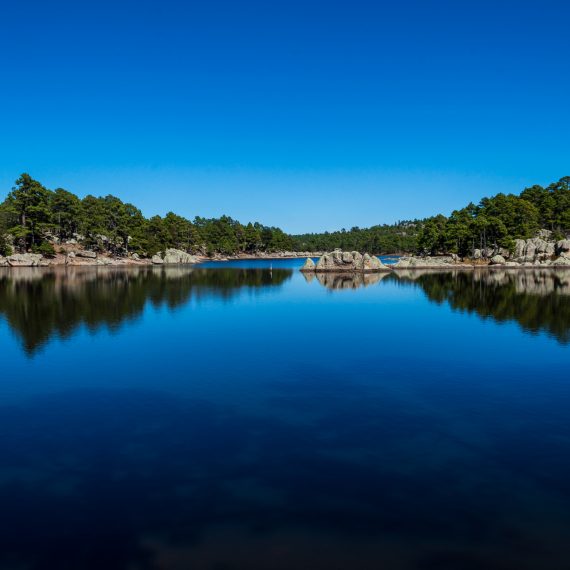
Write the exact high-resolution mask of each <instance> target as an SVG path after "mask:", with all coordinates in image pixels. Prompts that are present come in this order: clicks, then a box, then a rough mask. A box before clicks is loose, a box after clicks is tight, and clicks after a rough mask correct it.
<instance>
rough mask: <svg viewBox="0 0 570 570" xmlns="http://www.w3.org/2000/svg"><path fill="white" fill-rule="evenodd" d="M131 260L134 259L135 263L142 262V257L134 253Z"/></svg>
mask: <svg viewBox="0 0 570 570" xmlns="http://www.w3.org/2000/svg"><path fill="white" fill-rule="evenodd" d="M131 259H134V260H135V261H140V256H139V254H138V253H133V255H131Z"/></svg>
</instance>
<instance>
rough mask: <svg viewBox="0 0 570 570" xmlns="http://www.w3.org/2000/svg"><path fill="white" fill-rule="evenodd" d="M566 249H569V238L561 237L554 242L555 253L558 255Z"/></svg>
mask: <svg viewBox="0 0 570 570" xmlns="http://www.w3.org/2000/svg"><path fill="white" fill-rule="evenodd" d="M566 251H570V239H561V240H560V241H559V242H557V244H556V253H557V254H558V255H560V254H561V253H564V252H566Z"/></svg>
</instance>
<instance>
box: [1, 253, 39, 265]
mask: <svg viewBox="0 0 570 570" xmlns="http://www.w3.org/2000/svg"><path fill="white" fill-rule="evenodd" d="M6 259H7V261H8V265H10V267H38V266H39V265H40V261H41V260H42V259H43V258H42V256H41V255H40V254H39V253H16V254H14V255H9V256H8V257H7V258H6Z"/></svg>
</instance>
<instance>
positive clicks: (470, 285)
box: [392, 269, 570, 344]
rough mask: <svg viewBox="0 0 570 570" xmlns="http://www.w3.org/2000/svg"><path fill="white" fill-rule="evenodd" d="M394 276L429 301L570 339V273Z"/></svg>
mask: <svg viewBox="0 0 570 570" xmlns="http://www.w3.org/2000/svg"><path fill="white" fill-rule="evenodd" d="M392 278H393V279H398V281H399V282H400V283H406V284H415V285H417V286H419V287H421V288H422V290H423V291H424V293H425V294H426V295H427V297H428V299H429V300H430V301H433V302H435V303H444V302H446V303H448V304H449V306H450V307H451V308H452V309H454V310H459V311H466V312H468V313H475V314H477V315H478V316H479V317H482V318H492V319H493V320H494V321H497V322H507V321H515V322H517V323H518V324H519V325H520V326H521V327H522V328H523V329H524V330H525V331H528V332H533V333H537V332H546V333H548V334H550V335H551V336H553V337H554V338H556V339H557V340H558V341H560V342H562V343H565V344H566V343H569V342H570V271H567V270H548V269H544V270H525V271H509V270H480V271H455V272H454V271H440V272H437V271H436V272H426V271H415V272H414V271H399V272H397V273H396V272H394V275H393V276H392Z"/></svg>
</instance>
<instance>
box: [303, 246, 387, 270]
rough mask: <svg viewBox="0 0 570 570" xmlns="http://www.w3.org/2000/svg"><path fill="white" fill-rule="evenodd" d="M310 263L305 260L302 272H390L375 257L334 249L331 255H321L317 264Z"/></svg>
mask: <svg viewBox="0 0 570 570" xmlns="http://www.w3.org/2000/svg"><path fill="white" fill-rule="evenodd" d="M311 262H312V260H311V261H309V260H307V261H306V262H305V265H304V266H303V268H302V270H303V271H305V272H307V271H315V272H317V273H326V272H332V273H343V272H349V273H350V272H353V273H354V272H365V273H373V272H376V271H390V268H389V267H387V266H386V265H384V264H383V263H382V262H381V261H380V260H379V259H378V258H377V257H374V256H371V255H368V254H367V253H365V254H364V255H362V254H361V253H359V252H358V251H342V250H340V249H335V250H334V251H333V252H332V253H325V254H324V255H322V256H321V257H320V258H319V260H318V261H317V264H316V265H314V263H313V265H314V267H313V265H311Z"/></svg>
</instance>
